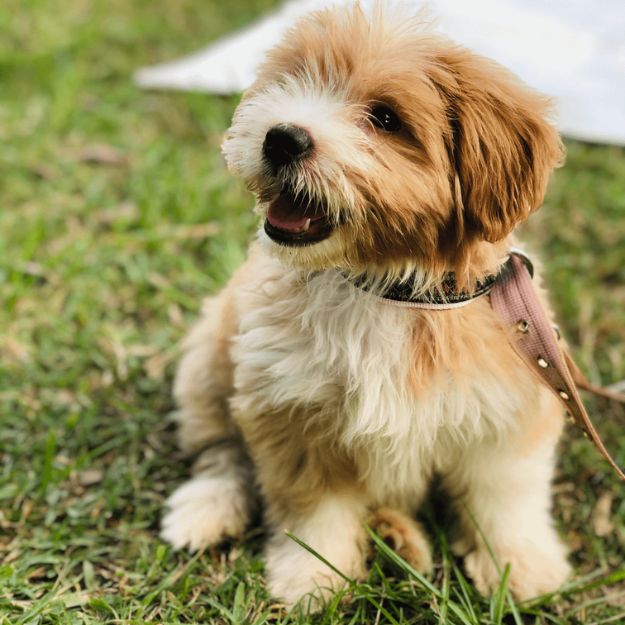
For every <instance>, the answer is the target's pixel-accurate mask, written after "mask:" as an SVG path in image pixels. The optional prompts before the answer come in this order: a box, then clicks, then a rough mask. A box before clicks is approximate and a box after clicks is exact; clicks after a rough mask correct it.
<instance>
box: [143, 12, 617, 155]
mask: <svg viewBox="0 0 625 625" xmlns="http://www.w3.org/2000/svg"><path fill="white" fill-rule="evenodd" d="M337 3H340V0H339V2H336V0H334V1H332V0H292V1H291V2H289V3H287V4H286V5H284V6H283V7H282V8H281V9H279V10H278V11H276V12H275V13H273V14H271V15H269V16H268V17H266V18H264V19H262V20H261V21H260V22H258V23H257V24H254V25H252V26H250V27H249V28H247V29H245V30H243V31H241V32H239V33H235V34H234V35H230V36H227V37H225V38H224V39H221V40H220V41H218V42H216V43H214V44H212V45H210V46H208V47H207V48H205V49H203V50H201V51H199V52H197V53H196V54H193V55H191V56H187V57H185V58H183V59H180V60H178V61H174V62H171V63H166V64H164V65H157V66H154V67H147V68H144V69H141V70H139V71H138V72H137V74H136V76H135V79H136V82H137V84H139V85H140V86H141V87H145V88H159V89H178V90H183V91H206V92H210V93H217V94H227V93H234V92H237V91H241V90H243V89H245V88H246V87H247V86H249V85H250V84H251V83H252V81H253V79H254V74H255V71H256V68H257V67H258V63H259V62H260V60H261V59H262V57H263V54H264V53H265V52H266V51H267V50H268V49H269V48H270V47H271V46H272V45H273V44H274V43H276V42H277V41H278V40H279V38H280V35H281V34H282V33H283V32H284V30H285V29H286V28H288V27H289V26H290V25H291V24H292V23H293V21H294V20H295V19H296V18H297V17H298V16H299V15H302V14H303V13H306V12H308V11H310V10H312V9H314V8H318V7H320V6H325V5H330V4H337ZM408 3H414V4H415V7H417V6H421V5H422V2H420V1H417V0H407V1H404V2H403V4H408ZM363 4H366V2H365V3H363ZM426 6H427V7H429V14H430V15H431V16H432V17H434V18H437V22H436V24H435V28H436V29H437V30H439V31H440V32H442V33H444V34H446V35H448V36H449V37H451V38H452V39H454V40H456V41H458V42H459V43H462V44H464V45H466V46H467V47H469V48H471V49H473V50H475V51H476V52H479V53H480V54H483V55H485V56H488V57H491V58H493V59H495V60H497V61H499V62H500V63H502V64H503V65H505V66H507V67H509V68H510V69H511V70H512V71H514V72H515V73H516V74H517V75H519V76H520V77H521V78H522V79H523V80H524V81H525V82H527V83H528V84H529V85H531V86H533V87H535V88H537V89H539V90H540V91H543V92H544V93H547V94H549V95H551V96H552V97H554V98H555V100H556V103H557V108H558V124H559V127H560V130H561V131H562V132H563V133H564V134H565V135H568V136H570V137H573V138H577V139H582V140H587V141H593V142H597V143H612V144H619V145H625V0H470V1H469V0H430V2H428V3H427V4H426Z"/></svg>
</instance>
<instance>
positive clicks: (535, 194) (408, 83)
mask: <svg viewBox="0 0 625 625" xmlns="http://www.w3.org/2000/svg"><path fill="white" fill-rule="evenodd" d="M548 115H549V102H548V101H547V100H546V99H545V98H544V97H542V96H541V95H539V94H537V93H535V92H534V91H531V90H530V89H528V88H527V87H526V86H524V85H523V84H521V83H520V82H519V80H518V79H516V78H515V77H514V76H513V75H511V74H510V73H509V72H508V71H506V70H505V69H503V68H502V67H499V66H498V65H496V64H495V63H493V62H490V61H488V60H486V59H484V58H481V57H479V56H477V55H475V54H473V53H471V52H470V51H468V50H466V49H464V48H462V47H460V46H457V45H454V44H453V43H451V42H450V41H448V40H446V39H444V38H441V37H439V36H437V35H435V34H432V33H429V32H427V29H424V27H423V24H422V19H420V18H419V17H409V16H406V15H405V14H401V13H396V12H393V11H390V10H388V9H386V10H385V9H382V8H380V7H379V6H378V7H377V8H374V9H373V10H372V11H370V12H365V11H363V10H362V9H361V8H359V7H358V6H356V7H351V8H340V9H331V10H325V11H321V12H317V13H314V14H312V15H310V16H308V17H306V18H304V19H302V20H301V21H300V22H299V23H298V24H297V25H296V27H295V28H293V29H292V30H290V31H289V32H288V33H287V35H286V37H285V38H284V40H283V41H282V42H281V43H280V44H279V45H278V46H277V47H276V48H274V49H273V50H272V51H271V52H270V53H269V55H268V57H267V59H266V61H265V62H264V64H263V65H262V67H261V69H260V72H259V75H258V79H257V80H256V82H255V84H254V85H253V86H252V87H251V88H250V89H249V90H248V91H247V92H246V93H245V95H244V97H243V100H242V102H241V104H240V105H239V107H238V109H237V111H236V113H235V116H234V120H233V124H232V127H231V129H230V131H229V132H228V135H227V138H226V141H225V143H224V147H223V150H224V154H225V157H226V159H227V162H228V165H229V167H230V169H231V171H232V172H234V173H235V174H237V175H238V176H240V177H241V178H243V180H244V181H245V182H246V183H247V185H248V186H249V188H250V189H251V190H252V191H253V192H254V193H255V194H256V196H257V199H258V203H257V208H256V210H257V212H258V214H259V215H260V217H261V220H262V226H261V227H260V229H259V232H258V237H257V238H258V240H257V241H256V242H255V243H253V244H252V246H251V248H250V251H249V257H248V260H247V262H246V263H245V264H244V265H243V266H242V267H241V268H240V269H239V271H238V272H237V273H236V275H235V276H234V277H233V278H232V280H231V281H230V283H229V284H228V285H227V286H226V288H225V289H224V290H223V291H222V292H221V294H220V295H219V296H218V297H217V298H216V299H213V300H211V301H209V302H208V303H207V304H206V307H205V309H204V314H203V317H202V319H201V321H200V322H199V324H198V325H197V326H196V327H195V329H194V330H193V331H192V332H191V334H190V336H189V338H188V339H187V341H186V344H185V351H186V353H185V355H184V358H183V360H182V362H181V364H180V369H179V371H178V375H177V380H176V384H175V395H176V398H177V401H178V404H179V406H180V438H181V442H182V447H183V449H185V450H187V451H189V452H200V455H199V459H198V461H197V464H196V468H195V476H194V477H193V479H191V480H190V481H188V482H187V483H186V484H184V485H183V486H181V487H180V488H179V489H178V490H177V491H176V492H175V493H174V495H173V496H172V497H171V499H170V500H169V513H168V514H167V516H166V517H165V519H164V523H163V536H164V537H165V538H166V539H167V540H169V541H170V542H171V543H172V544H173V545H174V546H176V547H184V546H187V547H190V548H192V549H197V548H199V547H202V546H207V545H213V544H215V543H218V542H219V541H221V540H223V539H224V538H225V537H229V536H235V537H236V536H238V535H240V534H241V533H242V532H243V530H244V528H245V527H246V524H247V523H248V520H249V518H250V515H251V513H252V510H253V508H254V506H255V505H256V503H257V502H258V501H262V504H263V507H264V514H265V519H266V523H267V525H268V528H269V532H270V537H269V540H268V544H267V547H266V563H267V576H268V584H269V590H270V592H271V594H272V595H273V596H275V597H277V598H279V599H281V600H283V601H285V602H286V603H288V604H295V603H297V602H299V601H300V600H301V599H302V598H303V597H305V596H307V595H309V594H310V593H312V595H313V599H314V600H315V601H318V600H319V599H323V598H325V597H326V596H327V594H328V593H330V592H332V590H333V589H336V588H337V587H338V586H339V585H340V584H341V579H340V578H339V577H338V576H337V575H336V574H335V573H334V572H333V571H331V570H330V569H329V568H327V567H326V566H325V565H324V564H323V563H322V562H320V561H319V560H318V559H316V558H315V557H313V556H312V555H310V554H309V553H308V552H307V551H305V550H303V549H302V548H300V547H299V546H298V545H297V544H296V543H294V542H293V541H291V540H290V539H289V538H288V537H287V536H285V534H284V529H288V530H290V531H291V532H293V533H294V534H295V535H297V536H298V537H299V538H301V539H302V540H304V541H305V542H306V543H308V544H309V545H310V546H311V547H313V548H314V549H315V550H317V551H318V552H320V553H321V554H322V555H324V556H325V557H326V558H327V559H328V560H330V561H331V562H332V563H333V564H334V565H335V566H336V567H337V568H338V569H340V570H341V571H343V573H345V574H346V575H348V576H350V577H353V578H358V577H360V576H361V575H363V573H364V554H365V547H366V545H365V542H366V540H365V530H364V528H363V522H364V520H366V519H367V518H368V515H369V513H370V512H371V511H372V510H376V509H382V510H383V512H382V521H383V523H385V526H384V527H385V531H386V532H387V534H391V535H395V536H400V537H401V541H400V542H403V543H407V544H404V545H403V547H404V553H406V554H408V556H409V557H411V558H412V560H413V561H414V562H417V563H419V564H420V566H421V568H422V569H427V568H428V567H429V566H430V562H431V559H430V554H429V553H428V547H427V542H426V539H425V537H424V536H423V534H422V531H421V529H420V527H419V526H418V525H417V524H416V523H412V522H411V520H410V519H411V518H412V517H413V516H414V514H415V512H416V510H417V509H418V507H419V504H420V503H421V501H422V498H423V496H424V493H425V491H426V488H427V486H428V482H429V481H430V478H431V477H432V476H433V475H434V474H437V475H439V476H440V477H441V479H442V483H443V484H444V486H445V488H446V490H447V492H448V494H449V498H450V501H451V502H453V505H455V506H456V508H457V511H458V515H459V519H460V523H459V525H460V528H461V531H462V536H461V540H460V541H459V542H458V544H459V545H460V546H461V552H462V554H463V555H464V558H465V560H464V562H465V568H466V570H467V572H468V574H469V575H470V576H471V577H472V579H473V580H474V582H475V584H476V586H477V588H478V589H479V590H480V591H481V592H484V593H488V592H489V591H491V590H492V589H493V588H494V587H495V586H496V585H497V584H498V581H499V575H500V570H501V569H502V568H503V566H504V565H505V564H507V563H509V564H510V566H511V570H510V577H509V587H510V589H511V590H512V592H513V593H514V594H515V595H516V596H517V597H518V598H521V599H524V598H527V597H531V596H534V595H538V594H540V593H544V592H548V591H552V590H554V589H555V588H557V587H558V586H559V585H560V584H561V583H562V582H563V581H564V580H565V578H566V577H567V575H568V573H569V566H568V564H567V561H566V554H565V549H564V548H563V546H562V544H561V542H560V540H559V538H558V536H557V534H556V531H555V530H554V526H553V521H552V519H551V516H550V480H551V476H552V473H553V466H554V449H555V446H556V442H557V440H558V437H559V435H560V432H561V429H562V424H563V415H562V412H561V410H560V408H559V406H558V404H557V402H556V400H555V399H553V398H552V396H551V395H550V393H549V391H547V390H546V389H545V388H543V387H542V386H541V385H540V384H539V383H537V381H536V380H535V378H534V376H533V374H532V373H531V372H530V371H529V370H528V369H527V367H526V366H525V365H524V364H523V363H522V362H521V360H520V359H519V357H518V356H517V355H516V354H515V352H514V351H513V349H512V347H511V346H510V344H509V342H508V339H507V337H506V334H505V331H504V330H503V329H502V328H501V327H500V324H499V323H498V321H497V318H496V317H495V315H494V313H493V311H492V309H491V307H490V304H489V301H488V298H484V297H483V298H480V299H476V300H475V301H472V302H471V303H470V304H468V305H466V306H464V307H462V308H457V309H452V310H445V311H440V310H435V311H430V310H415V309H410V308H406V307H401V306H397V305H393V304H392V303H389V302H388V301H387V300H384V299H382V298H380V297H378V296H377V295H376V292H375V289H376V288H381V286H383V285H385V284H388V283H395V282H401V281H402V280H404V281H405V280H408V279H409V280H411V281H412V282H411V284H413V289H414V290H415V291H416V292H418V291H426V290H428V289H432V288H435V287H436V286H437V285H439V286H440V285H441V284H442V282H443V280H444V278H445V276H446V275H447V274H448V273H449V272H453V273H454V274H455V277H456V280H457V282H458V285H459V287H460V288H464V289H468V290H470V289H471V288H474V286H475V284H476V280H478V279H479V278H481V277H484V276H485V275H487V274H492V273H496V272H497V271H498V269H499V267H500V266H501V264H502V263H503V262H504V261H505V259H506V256H507V250H508V248H509V246H510V244H511V240H510V236H511V232H512V231H513V229H514V227H515V226H516V225H517V224H518V223H519V222H521V221H523V220H524V219H525V218H527V217H528V215H530V213H532V212H533V211H534V210H536V209H537V208H538V207H539V206H540V204H541V202H542V201H543V196H544V193H545V187H546V185H547V180H548V177H549V175H550V173H551V171H552V169H553V168H554V167H555V166H556V165H558V164H559V162H560V160H561V157H562V147H561V143H560V140H559V137H558V134H557V132H556V130H555V129H554V128H553V126H552V125H551V124H550V123H549V122H548ZM358 280H360V282H359V281H358ZM363 280H366V281H368V282H369V286H370V288H369V289H368V290H364V289H362V288H360V286H359V285H361V284H362V281H363ZM397 519H400V520H401V519H403V520H404V521H405V522H403V527H400V528H399V529H397V528H395V529H393V526H396V525H397V523H398V521H397ZM400 525H401V523H400ZM484 537H485V539H486V541H487V544H486V543H485V540H484ZM490 549H492V554H494V559H493V557H491V554H490V552H489V550H490Z"/></svg>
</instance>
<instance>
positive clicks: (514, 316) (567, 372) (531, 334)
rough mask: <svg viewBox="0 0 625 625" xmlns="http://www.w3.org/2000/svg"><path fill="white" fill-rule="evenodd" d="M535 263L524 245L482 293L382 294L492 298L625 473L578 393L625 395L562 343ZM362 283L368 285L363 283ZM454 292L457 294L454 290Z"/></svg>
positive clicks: (544, 375) (434, 299)
mask: <svg viewBox="0 0 625 625" xmlns="http://www.w3.org/2000/svg"><path fill="white" fill-rule="evenodd" d="M532 275H533V267H532V263H531V261H530V260H529V258H528V257H527V256H526V255H525V254H524V253H523V252H521V251H520V250H516V249H513V250H511V251H510V257H509V259H508V261H507V262H506V263H505V264H504V266H503V268H502V270H501V272H500V273H499V274H497V276H489V277H488V278H487V282H486V283H484V284H480V285H478V286H479V287H480V288H479V289H478V292H476V293H473V294H462V293H460V294H456V296H455V297H456V301H453V302H450V301H449V300H446V301H439V299H438V298H439V296H438V294H434V295H433V296H430V299H429V300H428V297H425V298H419V299H417V298H412V297H410V296H409V295H407V294H406V292H407V291H409V289H408V290H406V289H405V288H404V287H400V288H394V289H392V290H391V291H389V293H385V294H383V295H382V296H381V297H382V298H383V299H385V300H386V301H388V302H389V303H391V304H394V305H396V306H404V307H410V308H418V309H422V310H449V309H452V308H458V307H460V306H465V305H467V304H469V303H470V302H472V301H474V300H475V299H478V298H479V297H484V296H488V297H490V303H491V306H492V308H493V310H494V311H495V313H496V314H497V316H498V317H499V320H500V322H501V324H502V325H503V327H504V329H505V331H506V334H507V336H508V340H509V341H510V344H511V345H512V347H513V348H514V350H515V351H516V353H517V354H518V355H519V356H520V358H521V360H523V362H524V363H525V364H526V365H527V366H528V367H529V369H530V370H531V371H532V372H533V373H534V374H535V376H536V377H537V379H538V380H539V381H540V382H542V383H543V384H545V385H546V386H547V388H548V389H549V390H550V391H551V392H552V393H554V395H555V396H556V397H557V398H558V399H559V400H560V402H561V403H562V404H563V406H564V407H565V408H566V411H567V414H568V416H569V418H570V420H571V422H572V423H574V424H576V425H577V426H579V427H580V428H582V430H583V432H584V436H586V437H587V438H590V440H592V442H593V443H594V444H595V446H596V447H597V449H598V450H599V452H600V453H601V455H602V456H603V457H604V458H605V459H606V460H607V461H608V462H609V463H610V465H611V466H612V467H613V469H614V470H615V471H616V472H617V474H618V476H619V477H620V478H621V479H622V480H625V473H624V472H623V470H622V469H621V468H620V467H619V466H618V464H617V463H616V462H615V461H614V459H613V458H612V456H611V455H610V453H609V452H608V450H607V449H606V448H605V445H604V444H603V441H602V440H601V438H600V437H599V434H598V433H597V430H596V429H595V428H594V426H593V424H592V422H591V421H590V417H589V416H588V412H587V411H586V408H585V407H584V404H583V402H582V399H581V397H580V395H579V392H578V387H579V388H583V389H585V390H588V391H591V392H593V393H595V394H597V395H601V396H603V397H607V398H609V399H613V400H616V401H621V402H624V403H625V395H622V394H620V393H614V392H611V391H608V390H607V389H603V388H600V387H596V386H593V385H592V384H590V382H588V380H586V378H585V377H584V375H583V374H582V373H581V371H580V370H579V369H578V367H577V366H576V365H575V362H574V361H573V359H572V358H571V356H570V354H569V353H568V352H567V351H566V350H565V349H564V347H561V345H560V343H559V340H560V333H559V332H558V329H557V327H554V326H552V325H551V322H550V321H549V318H548V316H547V313H546V312H545V309H544V307H543V305H542V303H541V301H540V299H539V298H538V295H537V293H536V290H535V289H534V285H533V283H532ZM357 286H360V287H361V288H365V290H366V287H365V286H363V285H360V284H357ZM452 297H453V294H452Z"/></svg>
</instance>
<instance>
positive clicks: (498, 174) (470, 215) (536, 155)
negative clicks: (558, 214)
mask: <svg viewBox="0 0 625 625" xmlns="http://www.w3.org/2000/svg"><path fill="white" fill-rule="evenodd" d="M434 74H435V76H434V77H433V80H434V83H435V84H436V86H437V88H438V89H439V91H440V92H441V93H442V95H443V97H444V98H446V100H447V102H446V103H447V106H448V109H447V116H448V120H449V136H448V152H449V154H450V160H451V162H452V167H453V169H454V170H455V171H454V172H453V175H454V178H455V180H454V184H453V188H454V191H455V194H456V202H457V203H458V204H461V206H458V207H457V212H458V213H459V215H460V214H461V215H462V220H463V222H464V224H463V225H464V228H463V230H464V232H465V234H466V233H469V232H473V233H475V234H476V235H477V236H479V237H480V238H483V239H485V240H487V241H490V242H495V241H499V240H501V239H503V238H504V237H505V236H507V235H508V234H509V233H510V232H511V231H512V230H513V228H514V227H515V226H516V225H517V224H518V223H520V222H522V221H524V220H525V219H526V218H527V217H528V216H529V215H530V214H531V213H532V212H533V211H535V210H536V209H537V208H538V207H539V206H540V205H541V204H542V202H543V199H544V195H545V190H546V187H547V181H548V179H549V175H550V174H551V172H552V170H553V169H554V167H556V166H558V165H560V164H561V163H562V160H563V154H564V152H563V147H562V142H561V141H560V137H559V135H558V132H557V131H556V129H555V128H554V127H553V126H552V125H551V124H550V123H549V122H548V117H549V114H550V108H551V104H550V101H549V100H548V99H547V98H546V97H544V96H541V95H540V94H538V93H536V92H534V91H533V90H531V89H530V88H529V87H527V86H526V85H524V84H523V83H522V82H521V81H520V80H519V79H518V78H516V77H515V76H514V75H513V74H512V73H510V72H508V71H507V70H505V69H504V68H503V67H501V66H499V65H497V64H496V63H494V62H491V61H488V60H486V59H484V58H482V57H480V56H478V55H475V54H473V53H471V52H469V51H467V50H465V49H463V48H460V47H457V48H450V49H449V50H447V51H446V52H442V53H441V54H440V55H439V57H438V58H437V61H436V64H435V68H434Z"/></svg>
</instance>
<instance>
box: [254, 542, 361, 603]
mask: <svg viewBox="0 0 625 625" xmlns="http://www.w3.org/2000/svg"><path fill="white" fill-rule="evenodd" d="M322 555H323V556H324V557H326V558H327V559H328V561H329V562H331V563H332V565H333V566H335V567H336V568H337V569H338V570H339V571H341V573H343V575H345V576H346V577H349V578H350V579H358V578H361V577H363V576H364V572H365V570H364V556H363V554H362V552H361V550H360V549H359V548H358V546H357V545H355V544H354V545H350V546H347V549H346V546H345V545H342V546H340V547H339V546H337V550H336V552H335V553H327V554H322ZM266 563H267V584H268V588H269V593H270V594H271V596H272V597H275V598H276V599H279V600H280V601H282V602H283V603H284V604H285V605H286V606H288V607H289V608H292V607H294V606H298V607H299V608H301V609H302V610H303V611H304V612H308V613H310V612H317V611H319V610H320V609H322V608H323V606H324V605H325V604H326V603H327V602H328V600H329V599H331V598H332V596H333V595H334V594H336V593H337V592H338V591H340V590H342V589H344V588H345V587H346V586H347V585H348V582H347V581H346V580H345V578H344V577H342V576H341V575H339V574H338V573H337V572H336V571H334V570H332V569H331V568H330V567H328V566H327V565H326V564H324V563H323V562H322V561H321V560H319V559H318V558H317V557H315V556H314V555H312V554H311V553H309V552H308V551H306V550H305V549H304V548H303V547H300V546H299V545H298V544H296V543H295V542H293V541H291V540H290V539H288V542H285V541H280V542H279V543H277V544H276V543H273V544H270V545H269V546H268V547H267V554H266Z"/></svg>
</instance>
